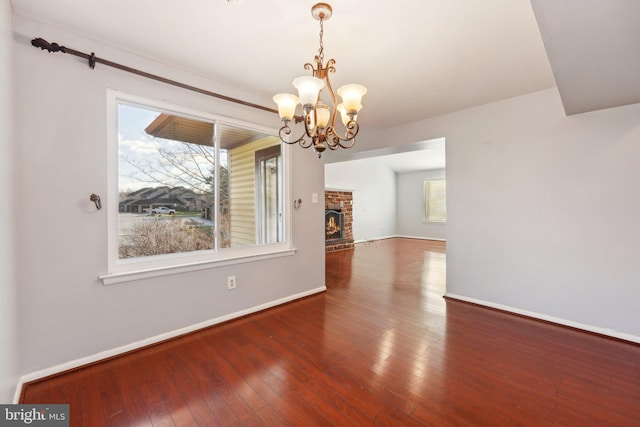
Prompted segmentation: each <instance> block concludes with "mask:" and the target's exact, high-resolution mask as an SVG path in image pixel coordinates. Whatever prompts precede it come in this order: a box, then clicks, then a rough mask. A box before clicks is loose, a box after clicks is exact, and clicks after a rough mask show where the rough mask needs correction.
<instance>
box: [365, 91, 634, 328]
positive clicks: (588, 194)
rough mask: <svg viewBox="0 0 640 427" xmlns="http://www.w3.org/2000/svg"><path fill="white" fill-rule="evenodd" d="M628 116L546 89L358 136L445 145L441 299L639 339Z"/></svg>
mask: <svg viewBox="0 0 640 427" xmlns="http://www.w3.org/2000/svg"><path fill="white" fill-rule="evenodd" d="M639 117H640V105H639V104H635V105H631V106H626V107H620V108H615V109H608V110H602V111H597V112H593V113H586V114H580V115H575V116H570V117H567V116H565V115H564V112H563V109H562V104H561V101H560V98H559V96H558V93H557V91H556V90H547V91H542V92H537V93H533V94H530V95H526V96H521V97H517V98H512V99H508V100H505V101H501V102H496V103H492V104H488V105H484V106H480V107H476V108H472V109H468V110H464V111H460V112H457V113H453V114H449V115H445V116H441V117H437V118H433V119H429V120H424V121H420V122H416V123H412V124H409V125H405V126H401V127H397V128H393V129H388V130H386V131H384V132H378V133H373V132H371V135H366V134H365V135H363V136H361V137H360V140H361V141H365V140H366V145H367V146H368V147H371V148H376V147H382V146H384V145H387V144H388V143H389V141H393V142H394V144H398V145H404V144H409V143H412V142H416V141H422V140H425V139H432V138H436V137H445V138H446V141H447V144H446V157H447V210H448V212H447V214H448V221H447V293H448V294H453V295H458V296H460V297H463V298H466V299H471V300H475V301H479V302H484V303H487V304H489V305H494V306H500V307H503V308H508V309H512V310H514V311H522V312H526V313H529V314H535V315H537V316H538V317H542V318H550V319H553V320H556V321H562V322H564V323H566V324H573V325H576V326H580V327H585V328H586V329H591V330H596V331H598V332H604V333H609V334H611V335H615V336H620V337H626V338H628V339H633V340H636V341H640V317H639V315H638V301H640V286H638V283H640V262H638V254H640V221H639V220H638V218H640V185H639V183H640V143H639V141H640V120H639V119H638V118H639Z"/></svg>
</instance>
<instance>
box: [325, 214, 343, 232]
mask: <svg viewBox="0 0 640 427" xmlns="http://www.w3.org/2000/svg"><path fill="white" fill-rule="evenodd" d="M343 222H344V214H343V213H342V212H341V211H340V210H333V209H326V210H325V211H324V229H325V240H337V239H342V238H344V228H343Z"/></svg>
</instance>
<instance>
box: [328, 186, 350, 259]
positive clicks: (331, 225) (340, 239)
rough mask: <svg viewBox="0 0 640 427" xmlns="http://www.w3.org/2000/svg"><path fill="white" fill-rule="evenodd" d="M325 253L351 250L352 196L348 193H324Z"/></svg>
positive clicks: (329, 191) (331, 191) (330, 191)
mask: <svg viewBox="0 0 640 427" xmlns="http://www.w3.org/2000/svg"><path fill="white" fill-rule="evenodd" d="M324 216H325V219H324V221H325V222H324V228H325V250H326V252H331V251H339V250H343V249H352V248H353V194H352V193H351V192H350V191H334V190H327V191H325V192H324Z"/></svg>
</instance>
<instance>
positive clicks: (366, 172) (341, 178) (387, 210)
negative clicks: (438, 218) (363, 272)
mask: <svg viewBox="0 0 640 427" xmlns="http://www.w3.org/2000/svg"><path fill="white" fill-rule="evenodd" d="M325 177H326V178H325V188H326V189H328V190H348V191H353V239H354V240H355V241H356V242H360V241H365V240H372V239H379V238H383V237H389V236H394V235H395V234H396V176H395V172H394V171H393V170H391V169H390V168H389V167H388V166H386V165H385V164H384V163H382V162H379V161H378V160H377V159H375V158H372V159H361V160H350V161H346V162H340V163H328V164H326V165H325Z"/></svg>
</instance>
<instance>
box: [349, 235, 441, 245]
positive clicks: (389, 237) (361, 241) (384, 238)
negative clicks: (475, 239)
mask: <svg viewBox="0 0 640 427" xmlns="http://www.w3.org/2000/svg"><path fill="white" fill-rule="evenodd" d="M395 238H399V239H418V240H433V241H435V242H446V241H447V239H438V238H435V237H418V236H401V235H397V234H396V235H393V236H385V237H374V238H373V239H362V240H355V241H354V242H353V243H356V244H357V243H367V242H375V241H377V240H386V239H395Z"/></svg>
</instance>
